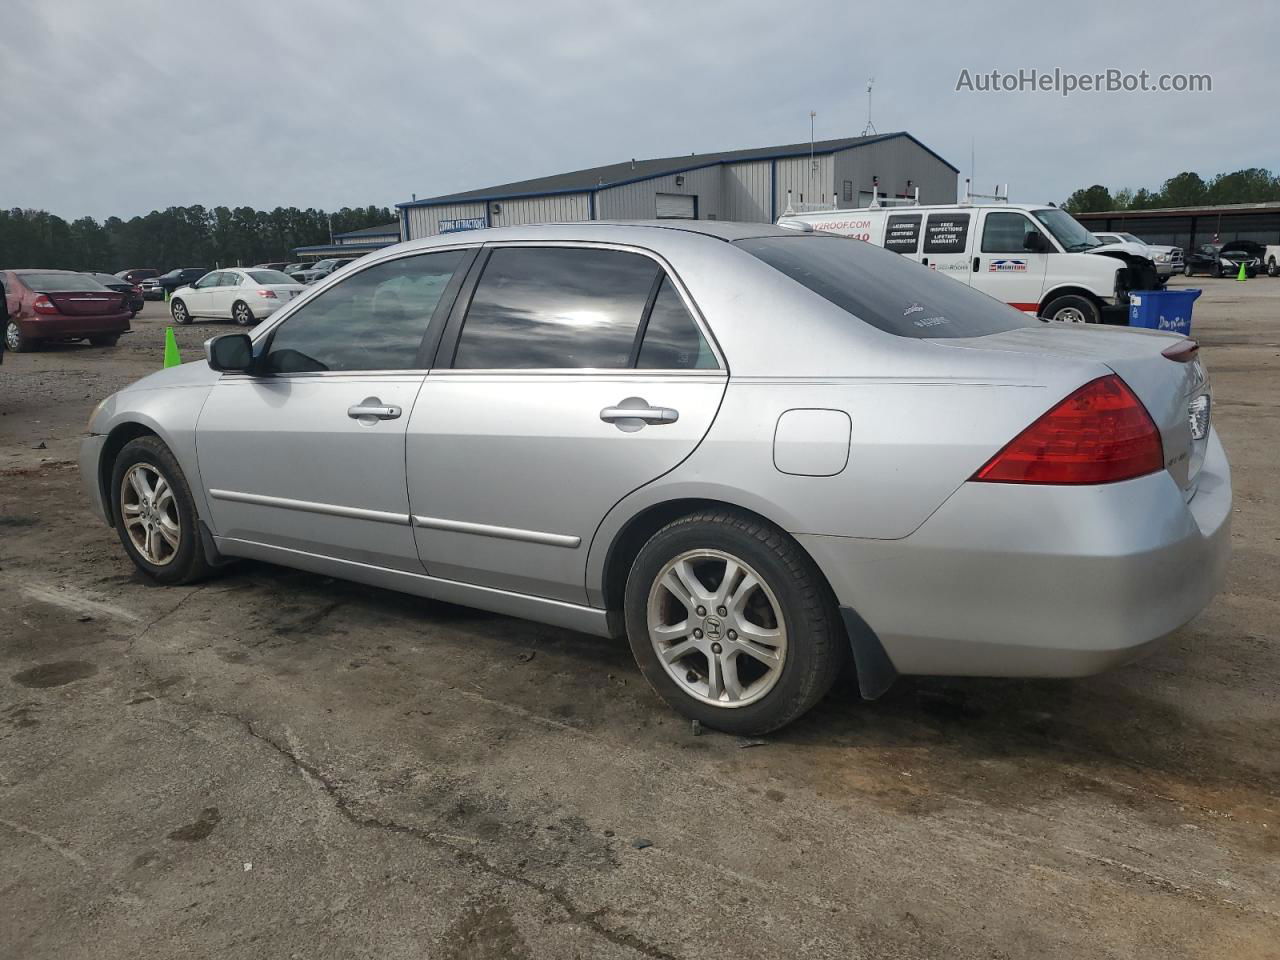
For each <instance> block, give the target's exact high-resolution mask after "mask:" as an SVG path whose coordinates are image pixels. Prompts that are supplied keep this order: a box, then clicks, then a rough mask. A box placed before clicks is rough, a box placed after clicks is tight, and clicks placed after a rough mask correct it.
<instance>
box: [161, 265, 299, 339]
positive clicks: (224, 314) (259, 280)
mask: <svg viewBox="0 0 1280 960" xmlns="http://www.w3.org/2000/svg"><path fill="white" fill-rule="evenodd" d="M304 290H306V287H304V286H303V285H302V284H300V283H298V281H296V280H294V279H293V277H291V276H289V275H288V274H287V273H281V272H280V271H279V270H259V269H256V268H254V267H248V268H245V269H241V268H238V267H237V268H232V269H226V270H212V271H210V272H209V273H206V274H205V275H204V276H203V277H201V278H200V279H199V280H197V281H196V282H195V283H193V284H191V286H189V287H179V288H178V289H177V290H175V291H174V292H173V296H172V298H171V299H170V304H169V311H170V312H171V313H172V314H173V322H174V323H183V324H185V323H190V322H191V321H193V320H199V319H210V320H234V321H235V322H236V323H238V324H239V325H240V326H242V327H252V326H253V325H254V324H255V323H257V322H258V321H259V320H262V319H264V318H266V317H269V316H271V314H273V313H275V312H276V311H277V310H278V309H280V308H281V307H282V306H284V305H285V304H286V303H288V302H289V301H290V300H292V299H293V298H294V297H296V296H298V294H300V293H302V292H303V291H304Z"/></svg>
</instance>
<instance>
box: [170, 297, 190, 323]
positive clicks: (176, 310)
mask: <svg viewBox="0 0 1280 960" xmlns="http://www.w3.org/2000/svg"><path fill="white" fill-rule="evenodd" d="M169 312H170V313H171V314H173V322H174V323H181V324H187V323H190V322H191V312H190V311H189V310H187V305H186V304H185V303H183V302H182V301H181V300H174V301H173V303H172V304H170V306H169Z"/></svg>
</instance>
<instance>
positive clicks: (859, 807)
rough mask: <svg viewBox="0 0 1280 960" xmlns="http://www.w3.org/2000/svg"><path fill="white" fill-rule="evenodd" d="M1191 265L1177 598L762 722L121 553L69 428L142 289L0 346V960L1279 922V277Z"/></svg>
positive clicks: (550, 650)
mask: <svg viewBox="0 0 1280 960" xmlns="http://www.w3.org/2000/svg"><path fill="white" fill-rule="evenodd" d="M1175 285H1184V286H1185V285H1189V284H1188V283H1186V282H1185V281H1175ZM1195 285H1196V286H1199V287H1203V288H1205V291H1206V292H1205V295H1204V296H1203V297H1202V298H1201V300H1200V301H1199V303H1198V305H1197V308H1196V324H1195V327H1196V334H1197V336H1198V337H1199V338H1200V340H1201V342H1202V344H1203V345H1204V350H1203V355H1204V356H1205V358H1206V362H1207V365H1208V368H1209V371H1210V375H1211V377H1212V379H1213V383H1214V386H1215V406H1214V419H1215V422H1216V424H1217V427H1218V430H1219V431H1220V433H1221V435H1222V438H1223V441H1224V443H1225V445H1226V448H1227V452H1228V455H1229V457H1230V458H1231V461H1232V465H1233V468H1234V471H1235V498H1236V500H1235V505H1236V510H1235V517H1234V531H1235V532H1234V548H1235V552H1234V558H1233V561H1232V566H1231V572H1230V578H1229V581H1228V583H1227V586H1226V589H1225V590H1224V592H1223V593H1221V594H1220V595H1219V596H1218V598H1217V599H1216V600H1215V601H1214V602H1213V604H1212V605H1211V606H1210V607H1209V608H1208V609H1207V610H1206V611H1205V612H1204V613H1203V614H1202V615H1201V616H1200V617H1199V618H1197V619H1196V620H1195V621H1193V622H1192V623H1191V624H1189V625H1188V626H1187V627H1185V628H1183V629H1182V630H1180V631H1178V633H1177V634H1176V635H1174V636H1173V637H1172V638H1170V640H1169V642H1168V643H1167V644H1166V645H1165V646H1164V647H1163V648H1162V649H1161V650H1160V651H1159V652H1158V653H1156V654H1155V655H1154V656H1152V657H1151V658H1149V659H1147V660H1146V661H1144V662H1142V663H1139V664H1136V665H1134V666H1131V667H1128V668H1126V669H1123V670H1119V671H1117V672H1114V673H1111V674H1108V675H1104V676H1101V677H1096V678H1092V679H1088V680H1081V681H1071V682H1025V681H1018V682H1014V681H983V680H929V681H901V682H899V683H898V685H897V686H896V687H895V688H894V690H893V691H892V692H891V693H890V694H889V695H888V696H887V697H885V698H884V699H883V700H881V701H879V702H876V703H872V704H867V703H862V702H860V701H859V700H858V698H857V696H856V693H855V691H854V690H853V689H852V688H851V687H850V686H849V685H848V684H844V685H842V686H841V687H839V688H838V689H837V691H836V692H835V694H833V695H832V696H831V697H830V698H829V699H828V700H827V701H826V702H825V703H824V704H822V705H821V706H820V707H819V708H818V709H817V710H815V711H814V712H813V713H812V714H810V715H809V716H808V717H807V718H805V719H804V720H803V721H801V722H800V723H798V724H796V725H795V726H793V727H791V728H789V729H787V730H786V731H784V732H783V733H781V734H779V735H776V736H773V737H770V738H768V739H767V741H743V740H739V739H737V738H733V737H728V736H724V735H720V734H716V733H710V732H706V733H703V734H702V735H701V736H695V735H694V733H693V731H692V730H691V729H690V726H689V724H687V723H685V722H683V721H681V720H680V719H679V718H678V717H676V716H675V715H674V714H672V713H671V712H670V711H668V710H667V709H666V708H665V707H664V706H663V705H662V704H661V703H660V702H659V701H658V699H657V698H656V697H655V696H654V695H653V694H652V693H651V692H650V691H649V689H648V688H647V687H646V686H645V684H644V682H643V680H642V679H641V677H640V675H639V673H638V671H637V670H636V668H635V667H634V666H633V664H632V662H631V659H630V655H629V652H628V651H627V649H626V646H625V644H623V643H618V642H607V641H600V640H597V639H594V638H591V637H585V636H580V635H577V634H573V633H569V632H566V631H563V630H557V629H552V628H548V627H542V626H538V625H534V624H529V623H525V622H522V621H515V620H509V619H505V618H502V617H498V616H493V615H490V614H486V613H479V612H475V611H471V610H466V609H463V608H460V607H453V606H449V605H446V604H441V603H431V602H428V601H423V600H417V599H413V598H408V597H402V596H397V595H394V594H390V593H384V592H381V591H378V590H374V589H370V588H366V587H362V586H356V585H351V584H346V583H342V582H338V581H335V580H332V579H328V578H324V577H318V576H313V575H310V574H305V573H297V572H292V571H290V570H286V569H283V568H279V567H272V566H267V565H264V564H243V565H240V566H238V567H235V568H234V569H233V570H232V571H231V572H230V573H228V574H227V575H225V576H223V577H220V578H218V579H215V580H212V581H210V582H208V583H207V584H204V585H201V586H198V587H194V588H191V587H187V588H164V587H157V586H154V585H152V584H150V583H148V582H146V581H144V580H143V579H141V578H140V577H139V576H138V575H136V574H135V573H134V571H133V568H132V567H131V566H130V564H129V563H128V561H127V560H126V559H125V556H124V554H123V552H122V550H121V548H120V546H119V544H118V542H117V541H116V539H115V535H114V533H113V532H112V531H111V530H110V529H108V528H107V527H105V526H103V525H102V524H100V523H99V522H98V521H96V520H95V519H93V518H92V516H91V515H90V513H89V510H88V509H87V507H86V506H85V501H84V498H83V497H82V496H81V493H80V478H79V476H78V472H77V468H76V466H75V462H74V458H75V450H76V446H77V443H78V438H79V436H80V435H81V433H82V432H83V430H84V425H85V422H86V419H87V417H88V415H89V412H90V411H91V409H92V408H93V406H94V405H95V404H96V403H97V402H98V400H100V399H101V398H103V397H105V396H106V395H107V394H108V393H110V392H112V391H114V390H116V389H118V388H120V387H122V386H123V385H125V384H126V383H128V382H129V381H131V380H133V379H136V378H137V377H139V376H142V375H143V374H145V373H147V372H149V371H151V370H153V369H155V368H157V367H159V365H160V362H161V354H162V347H161V343H162V334H163V329H164V325H165V319H166V314H165V312H164V309H163V305H162V304H149V305H148V308H147V310H146V311H145V312H144V314H143V315H142V316H140V317H139V318H138V319H137V320H136V321H135V332H134V333H133V334H131V335H130V336H128V337H126V338H125V339H124V340H122V341H121V343H120V345H119V346H118V347H117V348H115V349H98V348H93V347H89V346H81V345H75V346H63V347H54V348H51V349H48V350H46V351H43V352H40V353H36V354H30V355H19V356H14V355H9V356H7V357H6V358H5V363H4V365H3V367H0V598H2V599H0V958H4V960H8V958H55V957H56V958H60V960H65V958H77V957H93V958H117V957H118V958H129V960H144V958H171V957H175V956H190V957H218V958H220V960H226V958H264V957H270V958H275V957H283V958H308V960H309V958H319V957H343V958H347V957H379V958H400V957H405V958H408V957H412V958H433V960H434V958H480V957H513V958H542V957H548V958H568V957H589V958H609V957H617V958H634V957H649V958H698V957H717V956H725V955H733V956H737V957H792V958H800V957H805V958H807V957H841V958H849V957H873V958H885V957H908V958H909V957H919V958H939V957H947V958H979V957H981V958H1027V957H1055V958H1057V957H1061V958H1072V960H1078V958H1086V957H1088V958H1092V957H1115V958H1135V957H1151V958H1159V960H1169V958H1179V957H1205V958H1209V957H1212V958H1215V960H1216V958H1224V957H1231V958H1237V960H1243V958H1254V957H1280V647H1278V646H1277V640H1278V639H1280V590H1278V589H1277V588H1278V587H1280V509H1278V504H1277V501H1278V500H1280V482H1277V470H1278V468H1280V443H1278V442H1277V433H1278V431H1277V427H1278V426H1280V280H1269V279H1267V278H1265V277H1264V278H1259V279H1257V280H1253V281H1250V282H1248V283H1235V282H1232V281H1227V280H1222V281H1220V280H1208V279H1201V278H1197V279H1196V282H1195ZM218 330H219V328H218V327H216V326H215V325H211V324H208V325H201V326H198V327H195V328H183V329H180V330H179V331H178V340H179V343H180V345H181V347H182V349H183V353H184V357H185V358H187V359H194V358H195V357H197V356H198V345H199V343H200V341H201V340H203V339H204V338H205V337H207V336H209V335H211V334H212V333H214V332H217V331H218ZM1028 628H1029V629H1034V625H1028Z"/></svg>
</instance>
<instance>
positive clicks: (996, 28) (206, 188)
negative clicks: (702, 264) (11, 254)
mask: <svg viewBox="0 0 1280 960" xmlns="http://www.w3.org/2000/svg"><path fill="white" fill-rule="evenodd" d="M1278 24H1280V20H1278V19H1277V18H1276V17H1275V16H1274V8H1273V6H1272V5H1271V4H1269V3H1268V2H1266V0H1247V2H1234V3H1231V4H1228V5H1225V6H1214V5H1212V4H1209V5H1206V4H1205V3H1204V2H1203V0H1198V2H1192V3H1187V2H1172V0H1171V2H1168V3H1164V4H1161V5H1158V6H1152V5H1150V4H1145V3H1133V2H1129V3H1115V2H1108V3H1098V2H1090V0H1073V2H1067V3H1052V4H1050V3H1044V2H1039V3H1017V4H1015V3H1008V2H1005V3H986V2H982V0H966V2H964V3H956V2H954V0H952V2H946V3H942V2H939V3H933V2H919V3H910V4H905V3H876V4H863V3H854V2H829V0H805V2H802V3H778V2H772V3H764V2H756V0H714V2H712V0H679V2H671V0H622V2H619V0H583V2H570V0H536V2H532V0H526V2H513V0H472V2H459V0H450V2H435V0H306V2H304V3H284V2H279V0H253V2H248V0H200V2H188V0H3V3H0V37H3V38H4V43H3V45H2V46H0V49H2V50H3V52H0V208H9V207H15V206H17V207H34V208H40V209H46V210H49V211H52V212H53V213H56V214H58V215H60V216H63V217H66V218H68V219H73V218H76V217H81V216H85V215H88V216H93V217H96V218H98V219H103V218H105V217H107V216H110V215H116V216H121V217H125V218H128V217H130V216H134V215H137V214H144V213H147V212H149V211H150V210H153V209H163V208H164V207H167V206H171V205H189V204H196V203H199V204H204V205H205V206H216V205H227V206H241V205H247V206H253V207H258V208H266V209H270V208H273V207H276V206H298V207H304V208H305V207H320V208H327V209H336V208H338V207H342V206H364V205H367V204H378V205H384V204H385V205H388V206H390V205H394V204H395V203H396V202H398V201H404V200H409V199H410V198H411V196H412V195H414V194H416V195H417V196H418V197H420V198H421V197H430V196H435V195H440V194H446V193H452V192H455V191H459V190H468V189H474V188H481V187H487V186H492V185H495V184H500V183H504V182H509V181H513V180H522V179H527V178H530V177H536V176H543V175H547V174H553V173H560V172H564V171H568V170H575V169H580V168H583V167H590V166H595V165H598V164H605V163H613V162H619V161H623V160H627V159H630V158H633V157H635V158H649V157H663V156H674V155H679V154H685V153H693V152H698V153H702V152H709V151H717V150H729V149H738V148H749V147H762V146H772V145H776V144H784V143H795V142H799V141H807V140H808V138H809V112H810V111H811V110H812V111H816V113H817V117H816V118H815V130H816V136H817V138H818V139H825V138H834V137H844V136H856V135H857V134H859V133H861V132H862V130H863V127H864V126H865V125H866V122H867V97H866V84H867V80H868V78H869V77H872V76H874V77H875V88H874V95H873V103H872V121H873V123H874V125H875V127H876V129H877V130H878V131H879V132H881V133H884V132H889V131H896V130H905V131H908V132H910V133H911V134H913V135H914V136H915V137H916V138H917V139H919V140H921V141H922V142H923V143H925V144H926V145H928V146H929V147H931V148H932V149H933V150H935V151H936V152H937V153H939V154H941V155H942V156H943V157H945V158H946V159H948V160H950V161H951V163H953V164H954V165H955V166H957V167H960V168H961V169H962V171H963V174H964V175H967V174H968V173H969V172H970V167H971V156H972V159H973V163H972V167H973V173H974V175H975V182H976V183H977V184H978V186H979V187H980V188H981V189H982V192H989V191H990V189H991V188H992V187H993V186H994V184H996V183H997V182H999V183H1008V184H1009V185H1010V194H1011V197H1012V199H1013V200H1015V201H1026V202H1045V201H1056V202H1061V201H1062V200H1063V199H1065V198H1066V197H1067V196H1068V195H1069V194H1070V193H1071V192H1072V191H1073V190H1074V189H1076V188H1078V187H1081V186H1088V185H1089V184H1092V183H1102V184H1104V185H1105V186H1108V187H1109V188H1111V189H1113V190H1114V189H1116V188H1119V187H1124V186H1128V187H1134V188H1136V187H1140V186H1146V187H1149V188H1157V187H1159V185H1160V184H1161V183H1162V182H1163V181H1164V180H1165V179H1166V178H1168V177H1170V176H1173V175H1174V174H1177V173H1179V172H1181V171H1183V170H1194V171H1197V172H1199V173H1200V174H1201V175H1203V176H1206V177H1208V176H1209V175H1212V174H1214V173H1219V172H1228V171H1231V170H1236V169H1240V168H1243V167H1266V168H1269V169H1271V170H1272V171H1273V172H1280V124H1277V123H1276V122H1275V117H1276V111H1277V106H1276V99H1275V74H1276V67H1277V64H1278V62H1280V59H1278V57H1280V55H1277V53H1276V51H1277V50H1280V25H1278ZM1055 68H1057V69H1060V70H1062V71H1064V72H1068V73H1074V74H1091V73H1095V72H1099V71H1105V70H1107V69H1115V70H1119V71H1124V72H1132V73H1138V72H1139V71H1142V70H1146V71H1148V72H1149V74H1151V76H1152V78H1153V80H1154V78H1156V77H1158V76H1159V75H1160V74H1208V75H1210V77H1211V78H1212V92H1208V93H1174V92H1169V93H1153V92H1145V93H1144V92H1131V93H1126V92H1089V93H1085V92H1076V93H1074V94H1073V95H1071V96H1069V97H1063V96H1061V95H1060V94H1059V93H1055V92H1043V91H1020V92H1018V91H1015V92H995V93H992V92H981V91H978V90H968V89H965V90H957V89H956V87H957V83H958V82H959V81H960V79H961V77H962V71H966V70H967V71H968V75H969V77H970V78H971V79H972V80H973V83H974V85H975V86H976V85H977V83H978V81H977V79H976V78H977V77H978V76H979V75H981V74H989V73H990V72H991V71H992V70H999V71H1002V72H1006V73H1010V74H1016V73H1017V71H1018V70H1019V69H1022V70H1026V71H1030V70H1032V69H1036V70H1039V71H1041V73H1046V72H1047V73H1052V71H1053V70H1054V69H1055Z"/></svg>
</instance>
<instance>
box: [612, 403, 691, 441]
mask: <svg viewBox="0 0 1280 960" xmlns="http://www.w3.org/2000/svg"><path fill="white" fill-rule="evenodd" d="M600 419H601V420H603V421H604V422H605V423H612V424H614V425H616V426H617V427H618V429H619V430H624V431H626V432H628V433H629V432H631V431H634V430H639V429H640V428H641V427H643V426H644V425H645V424H646V423H649V424H655V425H656V424H663V423H675V422H676V421H677V420H679V419H680V412H679V411H678V410H672V409H671V408H670V407H651V406H649V401H647V400H645V399H644V398H643V397H627V399H625V400H623V401H622V402H621V403H619V404H618V405H617V406H616V407H605V408H604V409H603V410H601V411H600Z"/></svg>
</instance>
